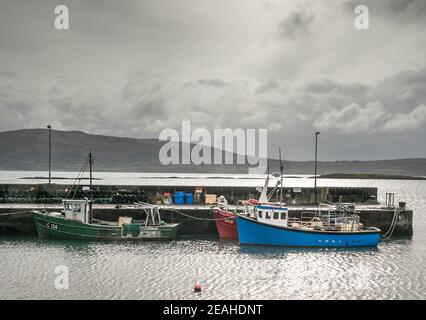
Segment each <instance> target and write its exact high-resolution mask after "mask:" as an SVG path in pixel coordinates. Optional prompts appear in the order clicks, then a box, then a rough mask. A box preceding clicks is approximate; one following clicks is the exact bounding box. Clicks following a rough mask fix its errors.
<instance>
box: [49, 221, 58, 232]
mask: <svg viewBox="0 0 426 320" xmlns="http://www.w3.org/2000/svg"><path fill="white" fill-rule="evenodd" d="M46 227H48V228H49V229H53V230H58V229H59V227H58V225H57V224H55V223H50V222H47V223H46Z"/></svg>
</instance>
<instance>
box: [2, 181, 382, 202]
mask: <svg viewBox="0 0 426 320" xmlns="http://www.w3.org/2000/svg"><path fill="white" fill-rule="evenodd" d="M70 188H71V185H60V184H51V185H49V184H0V204H2V203H11V204H15V203H16V204H19V203H47V204H49V203H61V201H62V199H63V198H66V197H67V194H68V190H69V189H70ZM201 188H202V193H201V194H199V195H195V187H194V186H171V187H170V186H131V185H128V186H115V185H95V186H94V188H93V191H92V193H89V192H87V191H83V190H82V186H79V188H78V190H77V191H76V193H75V195H74V198H76V199H80V198H84V197H90V198H92V199H93V200H94V202H95V203H100V204H101V203H103V204H111V203H112V204H123V203H128V204H131V203H134V202H136V201H142V202H149V203H156V201H157V200H158V199H159V198H160V199H161V196H162V195H163V194H164V192H170V193H173V192H175V191H183V192H185V193H192V194H194V197H193V201H194V203H195V204H204V203H205V194H215V195H217V196H220V195H224V196H225V198H226V199H227V200H228V201H229V203H230V204H235V203H237V202H238V200H246V199H250V198H254V199H257V198H258V197H259V191H257V189H256V187H247V186H238V187H236V186H224V187H219V186H201ZM271 190H272V188H269V191H271ZM279 192H280V190H279V189H277V190H276V193H275V194H274V195H273V196H272V198H271V201H278V200H279ZM315 193H316V192H315V189H314V188H310V187H301V188H296V187H285V188H283V198H284V199H283V200H284V201H285V202H286V203H287V204H289V205H300V204H312V203H315V202H316V201H315ZM73 194H74V193H73ZM317 201H318V202H326V201H331V202H348V203H352V202H355V203H372V204H374V203H377V188H365V187H359V188H358V187H356V188H355V187H318V188H317Z"/></svg>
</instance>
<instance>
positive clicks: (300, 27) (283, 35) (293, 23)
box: [277, 11, 314, 40]
mask: <svg viewBox="0 0 426 320" xmlns="http://www.w3.org/2000/svg"><path fill="white" fill-rule="evenodd" d="M313 21H314V17H313V16H311V15H310V14H308V13H306V12H303V11H300V12H292V13H290V14H289V15H288V16H287V17H285V18H284V19H283V20H282V21H281V22H280V23H279V25H278V30H277V36H278V38H279V39H281V40H287V39H288V38H293V37H295V36H298V35H301V34H304V33H306V32H308V31H309V29H310V27H311V25H312V23H313Z"/></svg>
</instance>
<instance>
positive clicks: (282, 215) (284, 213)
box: [281, 212, 286, 220]
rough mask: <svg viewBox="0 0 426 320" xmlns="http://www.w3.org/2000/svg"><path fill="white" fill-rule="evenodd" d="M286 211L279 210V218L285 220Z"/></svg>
mask: <svg viewBox="0 0 426 320" xmlns="http://www.w3.org/2000/svg"><path fill="white" fill-rule="evenodd" d="M285 216H286V212H281V220H285V219H286V217H285Z"/></svg>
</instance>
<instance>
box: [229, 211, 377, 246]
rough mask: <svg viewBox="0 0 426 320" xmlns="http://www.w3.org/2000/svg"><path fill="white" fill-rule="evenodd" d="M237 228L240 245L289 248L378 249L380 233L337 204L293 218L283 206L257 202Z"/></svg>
mask: <svg viewBox="0 0 426 320" xmlns="http://www.w3.org/2000/svg"><path fill="white" fill-rule="evenodd" d="M237 229H238V240H239V242H240V243H241V244H253V245H271V246H290V247H368V246H377V244H378V243H379V241H380V233H381V231H380V229H378V228H375V227H364V226H363V225H362V224H361V223H360V222H359V216H358V215H357V214H356V212H355V211H354V210H353V209H351V208H349V207H344V206H340V205H338V204H334V205H331V204H320V205H319V207H318V210H317V211H315V212H306V213H304V214H302V216H301V217H300V218H291V217H289V216H288V208H287V207H286V206H285V204H283V203H257V204H256V205H253V207H252V208H251V209H250V210H246V211H245V212H244V213H240V214H238V215H237Z"/></svg>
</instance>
